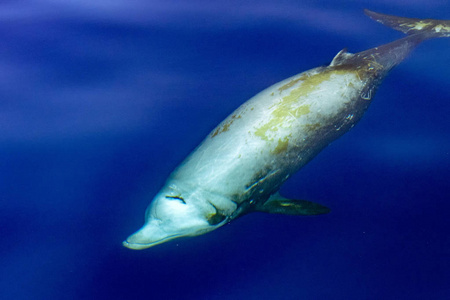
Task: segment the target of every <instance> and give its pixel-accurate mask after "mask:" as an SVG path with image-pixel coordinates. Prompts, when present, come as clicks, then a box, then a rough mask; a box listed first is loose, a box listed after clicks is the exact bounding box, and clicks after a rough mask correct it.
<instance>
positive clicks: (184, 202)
mask: <svg viewBox="0 0 450 300" xmlns="http://www.w3.org/2000/svg"><path fill="white" fill-rule="evenodd" d="M166 198H167V199H176V200H180V201H181V202H183V204H186V201H184V199H183V197H181V196H169V195H166Z"/></svg>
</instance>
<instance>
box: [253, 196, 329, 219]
mask: <svg viewBox="0 0 450 300" xmlns="http://www.w3.org/2000/svg"><path fill="white" fill-rule="evenodd" d="M256 211H260V212H266V213H273V214H285V215H303V216H310V215H321V214H326V213H329V212H330V209H329V208H328V207H326V206H323V205H321V204H318V203H314V202H311V201H306V200H291V199H286V198H284V197H282V196H280V195H279V194H278V193H277V194H274V195H272V196H271V197H270V198H269V200H267V202H266V203H264V204H263V205H261V206H259V207H257V208H256Z"/></svg>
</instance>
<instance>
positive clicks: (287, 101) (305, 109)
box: [254, 69, 350, 147]
mask: <svg viewBox="0 0 450 300" xmlns="http://www.w3.org/2000/svg"><path fill="white" fill-rule="evenodd" d="M349 72H350V71H348V70H345V69H331V70H327V71H324V72H321V73H317V74H314V75H311V76H308V75H307V74H304V75H302V76H300V77H299V78H297V79H294V80H291V81H290V82H289V83H287V84H285V85H284V86H282V87H281V88H279V89H278V90H280V91H283V90H286V89H289V88H291V87H293V86H294V85H295V84H297V83H298V82H299V81H300V80H303V82H302V83H301V84H300V86H299V87H297V88H294V89H292V90H291V91H290V93H289V94H288V95H287V96H284V97H283V98H282V99H281V100H280V101H279V102H278V103H275V104H273V105H272V106H271V107H269V109H273V110H272V112H271V116H270V119H269V120H268V122H266V123H264V124H263V125H261V126H260V127H258V128H255V129H256V130H255V132H254V134H255V135H256V136H258V137H260V138H261V139H263V140H265V141H273V140H274V138H271V137H270V134H269V133H270V132H276V131H278V130H279V129H280V128H289V127H290V126H291V124H292V123H293V122H294V121H295V119H298V118H300V117H301V116H304V115H307V114H309V112H310V105H309V104H301V103H302V102H303V101H304V99H305V98H306V97H307V96H308V95H309V94H311V93H312V92H314V91H316V90H317V87H318V86H319V85H320V84H321V83H322V82H324V81H327V80H329V79H330V77H331V76H332V75H340V74H348V73H349ZM277 147H278V146H277Z"/></svg>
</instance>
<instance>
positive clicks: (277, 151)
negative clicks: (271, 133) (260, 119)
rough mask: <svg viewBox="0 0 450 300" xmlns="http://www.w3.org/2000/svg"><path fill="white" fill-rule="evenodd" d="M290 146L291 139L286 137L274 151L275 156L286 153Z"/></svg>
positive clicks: (280, 140)
mask: <svg viewBox="0 0 450 300" xmlns="http://www.w3.org/2000/svg"><path fill="white" fill-rule="evenodd" d="M288 145H289V139H288V138H287V137H285V138H284V139H278V145H277V146H276V147H275V149H274V150H273V151H272V153H273V154H280V153H283V152H286V150H287V148H288Z"/></svg>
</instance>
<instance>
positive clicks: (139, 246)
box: [122, 234, 183, 250]
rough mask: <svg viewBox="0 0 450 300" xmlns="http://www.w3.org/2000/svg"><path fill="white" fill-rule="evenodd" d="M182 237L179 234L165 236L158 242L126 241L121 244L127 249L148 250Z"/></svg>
mask: <svg viewBox="0 0 450 300" xmlns="http://www.w3.org/2000/svg"><path fill="white" fill-rule="evenodd" d="M182 236H183V235H181V234H174V235H170V236H167V237H165V238H163V239H160V240H157V241H155V242H151V243H135V242H128V239H127V240H125V241H123V243H122V244H123V245H124V246H125V247H127V248H130V249H136V250H139V249H145V248H150V247H153V246H156V245H159V244H162V243H165V242H167V241H170V240H173V239H175V238H178V237H182Z"/></svg>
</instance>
